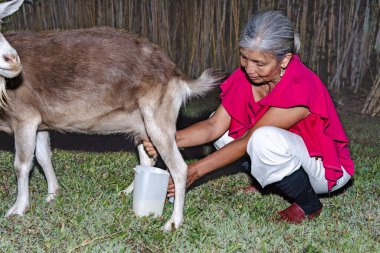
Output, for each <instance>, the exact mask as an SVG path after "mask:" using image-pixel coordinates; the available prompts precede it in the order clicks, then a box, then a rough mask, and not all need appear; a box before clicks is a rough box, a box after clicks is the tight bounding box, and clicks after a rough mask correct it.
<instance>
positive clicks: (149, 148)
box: [143, 139, 158, 158]
mask: <svg viewBox="0 0 380 253" xmlns="http://www.w3.org/2000/svg"><path fill="white" fill-rule="evenodd" d="M143 145H144V148H145V151H146V152H147V153H148V155H149V156H150V157H153V158H156V157H157V155H158V152H157V150H156V148H155V147H154V146H153V143H152V142H151V141H150V140H149V139H145V140H143Z"/></svg>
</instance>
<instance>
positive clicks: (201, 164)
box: [169, 107, 310, 195]
mask: <svg viewBox="0 0 380 253" xmlns="http://www.w3.org/2000/svg"><path fill="white" fill-rule="evenodd" d="M309 114H310V112H309V110H308V109H307V108H305V107H294V108H289V109H282V108H276V107H271V108H269V109H268V111H267V112H266V113H265V114H264V115H263V116H262V118H261V119H260V120H259V121H258V122H257V123H256V124H255V126H254V127H253V128H251V129H250V130H249V131H248V132H247V133H246V134H245V135H244V136H243V137H241V138H240V139H237V140H235V141H232V142H231V143H229V144H227V145H226V146H224V147H223V148H221V149H219V150H218V151H216V152H214V153H212V154H210V155H208V156H207V157H205V158H203V159H201V160H199V161H197V162H195V163H193V164H190V165H189V172H188V182H187V186H189V185H191V184H192V183H193V182H194V181H195V180H197V179H198V178H199V177H201V176H203V175H205V174H207V173H209V172H211V171H214V170H216V169H219V168H221V167H223V166H225V165H228V164H230V163H232V162H234V161H236V160H238V159H239V158H240V157H242V156H243V155H244V154H245V153H246V147H247V144H248V141H249V138H250V137H251V135H252V133H253V132H254V131H255V130H256V129H257V128H259V127H262V126H275V127H279V128H283V129H289V128H290V127H292V126H293V125H295V124H296V123H297V122H298V121H300V120H302V119H303V118H305V117H307V116H308V115H309ZM171 188H172V187H171ZM170 190H171V189H169V195H172V194H173V193H174V192H171V191H170Z"/></svg>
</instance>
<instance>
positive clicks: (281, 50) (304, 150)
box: [144, 11, 354, 223]
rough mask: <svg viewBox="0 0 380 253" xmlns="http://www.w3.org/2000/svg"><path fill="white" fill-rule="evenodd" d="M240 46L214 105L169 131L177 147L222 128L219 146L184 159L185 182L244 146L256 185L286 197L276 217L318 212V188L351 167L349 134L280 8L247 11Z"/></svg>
mask: <svg viewBox="0 0 380 253" xmlns="http://www.w3.org/2000/svg"><path fill="white" fill-rule="evenodd" d="M239 47H240V55H241V56H240V65H241V66H240V67H239V68H238V69H237V70H236V71H234V72H233V73H232V74H231V76H230V77H229V78H228V79H227V80H226V81H225V82H224V83H222V84H221V86H220V87H221V90H222V93H221V98H222V103H221V105H220V106H219V107H218V108H217V110H216V112H215V113H214V114H213V115H212V116H211V117H210V118H209V119H207V120H205V121H202V122H199V123H196V124H194V125H192V126H190V127H188V128H185V129H183V130H180V131H178V132H177V134H176V141H177V145H178V147H189V146H195V145H201V144H204V143H208V142H211V141H215V140H216V139H218V138H220V137H221V136H223V137H222V138H221V139H219V140H218V141H217V142H216V144H217V145H218V146H219V147H221V148H220V149H218V150H217V151H215V152H213V153H212V154H210V155H208V156H207V157H205V158H203V159H201V160H198V161H197V162H195V163H192V164H189V169H188V181H187V185H188V186H189V185H191V184H192V183H193V182H194V181H195V180H197V179H198V178H200V177H202V176H203V175H205V174H207V173H209V172H211V171H214V170H217V169H219V168H222V167H223V166H226V165H228V164H230V163H232V162H234V161H236V160H238V159H239V158H241V157H243V156H244V155H245V154H246V153H248V155H249V157H250V160H251V166H250V167H251V168H250V169H251V174H252V176H253V177H254V178H255V179H256V180H257V181H258V182H259V183H260V185H261V186H262V187H265V186H267V185H270V184H275V186H276V187H278V189H280V191H281V192H282V193H283V194H284V195H285V196H286V197H287V199H289V200H291V202H292V204H291V205H290V206H289V207H288V208H286V209H285V210H282V211H279V213H278V214H279V215H278V218H279V219H280V220H283V221H286V222H291V223H300V222H302V221H303V220H305V219H308V218H309V219H312V218H314V217H317V216H318V215H319V214H320V212H321V210H322V204H321V202H320V200H319V198H318V195H317V194H321V193H328V192H331V191H335V190H337V189H339V188H341V187H342V186H344V185H345V184H346V183H347V182H348V181H349V179H350V178H351V177H352V175H353V174H354V164H353V161H352V160H351V158H350V152H349V149H348V139H347V137H346V135H345V132H344V130H343V128H342V125H341V123H340V121H339V118H338V115H337V113H336V110H335V108H334V105H333V103H332V101H331V98H330V96H329V94H328V91H327V89H326V88H325V86H324V85H323V83H322V82H321V81H320V79H319V78H318V77H317V76H316V75H315V74H314V73H313V72H312V71H310V70H309V69H308V68H307V67H305V66H304V65H303V64H302V62H301V61H300V58H299V56H298V55H297V53H298V51H299V48H300V41H299V38H298V36H297V34H295V33H294V31H293V26H292V23H291V21H290V20H289V19H288V18H287V17H286V16H284V15H283V14H282V13H281V12H277V11H268V12H262V13H258V14H256V15H254V16H253V17H252V18H251V19H250V20H249V21H248V23H247V24H246V26H245V29H244V31H243V33H242V35H241V39H240V42H239ZM226 132H227V133H228V134H225V133H226ZM144 145H145V148H146V150H147V152H148V154H150V155H156V154H157V153H156V151H155V149H154V147H153V146H152V144H151V143H150V142H149V141H144ZM173 194H174V190H173V185H172V184H171V185H170V186H169V195H173Z"/></svg>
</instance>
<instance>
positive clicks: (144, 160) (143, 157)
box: [120, 144, 155, 195]
mask: <svg viewBox="0 0 380 253" xmlns="http://www.w3.org/2000/svg"><path fill="white" fill-rule="evenodd" d="M137 150H138V152H139V158H140V164H141V165H145V166H153V165H154V163H155V159H153V158H150V157H149V155H148V154H147V153H146V151H145V149H144V145H143V144H139V145H138V146H137ZM133 185H134V181H132V183H131V184H130V185H129V186H128V187H127V189H125V190H123V191H121V192H120V194H125V195H128V194H131V193H132V192H133Z"/></svg>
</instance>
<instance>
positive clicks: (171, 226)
mask: <svg viewBox="0 0 380 253" xmlns="http://www.w3.org/2000/svg"><path fill="white" fill-rule="evenodd" d="M182 223H183V219H178V220H176V219H173V218H170V219H169V220H168V221H167V222H166V224H165V225H164V227H163V231H164V232H170V231H174V230H176V229H178V228H179V227H180V226H181V225H182Z"/></svg>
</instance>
